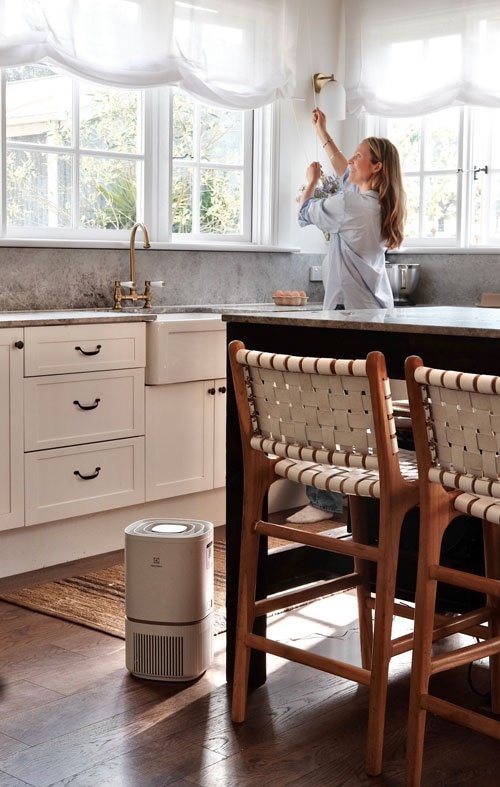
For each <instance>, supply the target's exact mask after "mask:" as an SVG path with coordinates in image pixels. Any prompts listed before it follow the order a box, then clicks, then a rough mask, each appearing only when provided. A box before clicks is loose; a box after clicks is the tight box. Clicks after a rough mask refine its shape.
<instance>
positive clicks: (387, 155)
mask: <svg viewBox="0 0 500 787" xmlns="http://www.w3.org/2000/svg"><path fill="white" fill-rule="evenodd" d="M365 142H366V143H367V144H368V147H369V148H370V156H371V161H372V164H377V163H380V164H382V167H381V168H380V170H379V171H378V172H375V173H374V174H373V176H372V180H371V184H370V186H371V188H372V189H373V190H374V191H378V199H379V203H380V207H381V209H382V226H381V230H382V237H383V238H384V241H385V242H386V245H387V248H388V249H389V250H390V249H397V248H399V246H401V244H402V243H403V240H404V225H405V220H406V192H405V190H404V186H403V176H402V174H401V164H400V161H399V153H398V150H397V148H396V147H395V145H393V144H392V142H390V140H388V139H384V138H383V137H368V138H367V139H365Z"/></svg>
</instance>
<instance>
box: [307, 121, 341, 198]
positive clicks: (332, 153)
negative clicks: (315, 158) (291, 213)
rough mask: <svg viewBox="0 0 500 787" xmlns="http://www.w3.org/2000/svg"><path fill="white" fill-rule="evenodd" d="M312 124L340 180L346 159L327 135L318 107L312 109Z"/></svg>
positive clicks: (324, 122)
mask: <svg viewBox="0 0 500 787" xmlns="http://www.w3.org/2000/svg"><path fill="white" fill-rule="evenodd" d="M312 122H313V126H314V127H315V129H316V134H317V136H318V139H319V141H320V142H321V145H322V146H323V150H325V151H326V154H327V156H328V158H329V159H330V161H331V162H332V166H333V169H334V170H335V174H336V175H337V177H339V178H341V177H342V175H343V174H344V172H345V171H346V169H347V159H346V157H345V156H344V154H343V153H342V151H341V150H339V149H338V147H337V145H336V144H335V142H334V141H333V139H332V138H331V136H330V134H329V133H328V131H327V129H326V115H325V113H324V112H322V111H321V109H319V108H318V107H315V109H313V115H312ZM309 196H310V195H309Z"/></svg>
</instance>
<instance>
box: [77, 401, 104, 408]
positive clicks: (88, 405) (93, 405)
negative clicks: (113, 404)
mask: <svg viewBox="0 0 500 787" xmlns="http://www.w3.org/2000/svg"><path fill="white" fill-rule="evenodd" d="M100 401H101V400H100V399H96V400H95V402H94V404H80V402H79V401H78V399H75V400H74V402H73V404H76V406H77V407H79V408H80V410H95V408H96V407H97V406H98V405H99V402H100Z"/></svg>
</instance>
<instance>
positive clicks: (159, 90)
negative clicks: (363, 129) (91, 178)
mask: <svg viewBox="0 0 500 787" xmlns="http://www.w3.org/2000/svg"><path fill="white" fill-rule="evenodd" d="M57 73H61V74H63V75H65V76H67V74H65V73H64V72H63V71H62V70H58V71H57ZM69 76H70V77H71V75H69ZM71 78H72V79H74V80H75V81H76V82H79V81H81V80H78V78H76V77H71ZM141 92H142V95H143V116H144V118H143V129H142V135H143V145H144V150H143V153H142V154H141V153H136V154H128V153H127V154H126V157H127V158H130V159H136V160H138V161H142V167H143V171H142V179H143V184H142V203H143V204H142V206H141V204H140V203H141V193H140V192H141V189H138V192H139V194H138V204H137V213H136V217H137V220H140V221H143V222H144V223H145V224H146V225H147V226H148V230H149V234H150V238H151V241H152V242H153V244H154V245H155V246H157V247H167V248H169V247H174V248H182V249H189V248H207V249H213V248H220V249H226V248H227V249H230V248H236V247H241V248H254V247H255V246H256V245H261V244H262V245H263V246H273V245H274V242H275V239H276V236H277V229H276V223H275V221H274V220H273V217H274V210H273V206H274V205H275V202H276V200H275V199H274V194H275V191H276V177H275V173H276V169H277V164H276V160H277V153H278V151H277V145H276V138H277V136H276V124H275V120H274V119H275V114H276V106H275V103H273V104H271V105H267V106H266V107H263V108H261V109H257V110H241V111H242V112H243V117H244V120H243V127H244V134H245V136H244V144H243V150H242V152H243V157H244V161H243V166H242V172H243V173H244V176H245V177H244V194H243V209H242V210H243V214H242V219H243V231H242V233H241V235H215V234H211V235H206V234H204V233H200V234H197V235H194V234H189V235H186V236H185V237H184V236H182V235H180V234H173V233H172V231H171V228H170V218H169V217H170V216H171V213H172V204H171V195H170V185H169V184H170V182H171V175H172V97H173V89H172V88H171V87H169V86H164V87H155V88H145V89H142V91H141ZM194 100H197V99H194ZM75 103H77V102H75V101H74V102H73V104H75ZM200 103H202V102H200ZM0 108H1V127H0V133H1V155H2V161H3V162H5V161H6V152H7V139H6V91H5V72H4V70H3V69H1V80H0ZM73 110H75V107H74V106H73ZM73 123H74V125H76V124H77V117H74V119H73ZM270 131H271V133H272V134H273V136H272V139H269V138H268V137H267V135H268V133H269V132H270ZM165 133H166V134H167V136H168V142H167V144H165ZM264 138H266V139H265V142H264V141H263V140H264ZM75 142H76V140H75ZM20 147H22V144H21V145H20ZM43 150H44V151H45V150H46V151H47V152H52V150H51V149H50V146H44V148H43ZM82 150H83V149H81V148H79V147H75V146H71V152H72V154H73V152H74V155H75V156H78V155H80V154H81V151H82ZM58 152H60V151H59V150H58ZM85 152H87V151H86V150H85ZM89 152H90V154H91V155H94V154H96V155H100V154H101V155H104V156H106V157H107V158H113V157H114V155H115V154H114V152H113V151H103V152H100V151H94V150H91V151H89ZM118 155H119V154H118ZM263 160H265V162H266V169H265V170H264V172H261V171H260V164H261V162H262V161H263ZM249 173H250V174H249ZM6 185H7V184H6V167H5V165H4V166H2V177H1V190H0V211H1V214H0V217H1V232H0V244H1V245H12V246H16V245H31V246H37V245H39V246H47V245H54V246H76V247H81V246H89V247H91V246H104V247H113V246H117V247H121V246H123V242H124V241H127V240H128V238H129V234H130V231H129V230H128V229H122V230H102V229H91V228H89V229H88V230H87V229H83V228H81V227H79V228H48V227H43V228H32V227H31V228H23V227H15V228H12V227H7V224H6V218H7V209H6ZM75 188H76V185H75V186H74V189H75ZM266 214H267V215H266Z"/></svg>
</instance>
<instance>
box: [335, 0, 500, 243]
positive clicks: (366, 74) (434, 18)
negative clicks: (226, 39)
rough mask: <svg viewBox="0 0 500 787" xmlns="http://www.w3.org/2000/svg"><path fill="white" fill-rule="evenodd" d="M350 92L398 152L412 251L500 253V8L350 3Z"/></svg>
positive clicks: (375, 0) (480, 0)
mask: <svg viewBox="0 0 500 787" xmlns="http://www.w3.org/2000/svg"><path fill="white" fill-rule="evenodd" d="M345 12H346V91H347V96H348V106H349V108H350V111H351V112H353V113H355V114H356V115H357V116H358V117H365V118H366V119H367V125H368V129H369V130H368V133H374V134H377V133H378V134H382V135H386V136H388V137H389V138H390V139H392V141H393V142H394V143H395V144H396V145H397V146H398V148H399V150H400V153H401V158H402V162H403V169H404V173H405V180H406V186H407V190H408V197H409V221H408V225H407V241H406V242H405V245H417V244H418V245H427V246H431V245H432V246H438V247H439V246H453V247H480V246H482V247H485V246H499V245H500V233H499V226H498V225H499V221H500V217H499V203H500V200H499V197H500V189H499V172H500V169H499V161H498V154H497V144H496V140H497V138H498V133H497V132H498V129H499V123H500V110H499V109H498V108H499V107H500V82H499V80H498V77H497V70H498V69H497V67H496V64H497V62H498V51H499V46H500V4H499V3H498V2H494V1H493V0H475V2H473V3H456V2H454V0H441V1H440V2H438V3H437V2H435V0H420V1H419V2H418V3H401V0H350V1H349V3H345Z"/></svg>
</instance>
